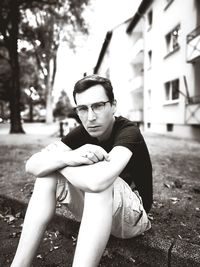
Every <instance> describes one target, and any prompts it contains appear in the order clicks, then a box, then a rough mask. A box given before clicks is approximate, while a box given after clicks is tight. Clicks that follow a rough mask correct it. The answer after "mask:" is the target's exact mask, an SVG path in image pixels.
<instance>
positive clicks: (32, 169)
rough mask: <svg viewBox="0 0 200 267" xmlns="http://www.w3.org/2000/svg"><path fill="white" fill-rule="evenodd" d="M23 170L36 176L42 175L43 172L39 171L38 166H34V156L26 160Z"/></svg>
mask: <svg viewBox="0 0 200 267" xmlns="http://www.w3.org/2000/svg"><path fill="white" fill-rule="evenodd" d="M25 171H26V172H27V173H30V174H32V175H34V176H36V177H42V176H43V175H44V174H43V173H42V171H40V168H39V166H36V163H35V161H34V156H33V157H31V158H30V159H28V160H27V162H26V164H25Z"/></svg>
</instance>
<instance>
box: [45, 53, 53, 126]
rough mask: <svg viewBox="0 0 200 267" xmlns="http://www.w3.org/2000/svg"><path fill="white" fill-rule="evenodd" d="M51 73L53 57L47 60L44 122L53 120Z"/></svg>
mask: <svg viewBox="0 0 200 267" xmlns="http://www.w3.org/2000/svg"><path fill="white" fill-rule="evenodd" d="M53 73H54V58H51V59H50V60H49V71H48V76H47V98H46V122H47V123H52V122H53V95H52V91H53V84H54V83H53V81H52V78H53Z"/></svg>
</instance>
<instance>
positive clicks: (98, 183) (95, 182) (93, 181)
mask: <svg viewBox="0 0 200 267" xmlns="http://www.w3.org/2000/svg"><path fill="white" fill-rule="evenodd" d="M131 156H132V152H131V151H130V150H129V149H128V148H126V147H123V146H116V147H114V148H113V149H112V150H111V152H110V153H109V158H110V160H109V161H105V160H104V161H100V162H97V163H95V164H93V165H87V166H77V167H75V168H74V167H67V168H63V169H62V170H60V171H59V172H60V173H61V174H62V175H63V176H64V177H66V178H67V180H68V181H69V182H70V183H72V184H73V185H74V186H76V187H78V188H80V189H82V190H84V191H86V192H100V191H103V190H105V189H106V188H108V187H109V186H110V185H111V184H112V183H113V182H114V181H115V179H116V178H117V177H118V176H119V175H120V173H121V172H122V171H123V169H124V168H125V166H126V165H127V163H128V162H129V160H130V158H131Z"/></svg>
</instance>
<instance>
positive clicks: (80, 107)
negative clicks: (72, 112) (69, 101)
mask: <svg viewBox="0 0 200 267" xmlns="http://www.w3.org/2000/svg"><path fill="white" fill-rule="evenodd" d="M87 110H88V108H87V107H86V106H79V107H77V111H79V112H85V111H87Z"/></svg>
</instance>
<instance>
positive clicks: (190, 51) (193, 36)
mask: <svg viewBox="0 0 200 267" xmlns="http://www.w3.org/2000/svg"><path fill="white" fill-rule="evenodd" d="M186 40H187V62H195V61H196V60H197V59H199V58H200V26H198V27H197V28H196V29H194V30H193V31H192V32H190V33H189V34H188V35H187V37H186Z"/></svg>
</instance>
